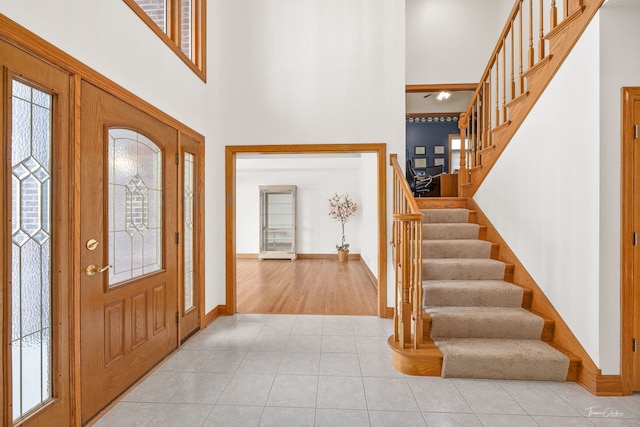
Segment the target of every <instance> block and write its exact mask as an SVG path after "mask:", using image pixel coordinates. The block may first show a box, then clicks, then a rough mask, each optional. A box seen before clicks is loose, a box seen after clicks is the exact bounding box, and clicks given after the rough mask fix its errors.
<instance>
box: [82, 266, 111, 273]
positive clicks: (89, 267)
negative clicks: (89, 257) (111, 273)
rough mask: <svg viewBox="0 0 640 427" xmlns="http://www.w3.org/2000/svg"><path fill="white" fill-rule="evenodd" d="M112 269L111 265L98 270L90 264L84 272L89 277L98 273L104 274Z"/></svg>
mask: <svg viewBox="0 0 640 427" xmlns="http://www.w3.org/2000/svg"><path fill="white" fill-rule="evenodd" d="M111 267H113V266H112V265H111V264H107V265H105V266H104V267H102V268H98V267H96V266H95V265H93V264H89V265H87V268H85V269H84V272H85V273H86V274H87V276H93V275H94V274H96V273H104V272H105V271H107V270H108V269H110V268H111Z"/></svg>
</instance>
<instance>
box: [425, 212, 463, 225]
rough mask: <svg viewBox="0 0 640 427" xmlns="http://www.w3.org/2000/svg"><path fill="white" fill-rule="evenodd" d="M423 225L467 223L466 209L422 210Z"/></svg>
mask: <svg viewBox="0 0 640 427" xmlns="http://www.w3.org/2000/svg"><path fill="white" fill-rule="evenodd" d="M421 212H422V213H423V214H424V217H423V219H422V222H424V223H452V222H469V210H468V209H424V210H422V211H421Z"/></svg>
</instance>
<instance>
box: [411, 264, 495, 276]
mask: <svg viewBox="0 0 640 427" xmlns="http://www.w3.org/2000/svg"><path fill="white" fill-rule="evenodd" d="M425 264H426V265H425ZM504 272H505V271H504V267H503V268H500V267H499V266H492V265H490V266H483V267H477V266H468V267H461V266H458V265H437V266H434V265H429V264H427V263H423V264H422V279H423V280H504V279H505V274H504Z"/></svg>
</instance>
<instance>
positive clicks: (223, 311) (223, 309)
mask: <svg viewBox="0 0 640 427" xmlns="http://www.w3.org/2000/svg"><path fill="white" fill-rule="evenodd" d="M232 314H233V313H232ZM226 315H228V313H227V306H226V305H219V306H217V307H215V308H214V309H213V310H211V311H210V312H208V313H207V314H205V315H204V326H205V328H206V327H207V326H209V325H210V324H211V323H213V321H214V320H216V319H217V318H218V317H220V316H226Z"/></svg>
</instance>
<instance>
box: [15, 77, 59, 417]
mask: <svg viewBox="0 0 640 427" xmlns="http://www.w3.org/2000/svg"><path fill="white" fill-rule="evenodd" d="M52 105H53V97H52V95H50V94H48V93H45V92H42V91H40V90H38V89H35V88H33V87H31V86H29V85H26V84H24V83H22V82H19V81H17V80H13V82H12V97H11V129H12V132H11V224H12V229H11V236H12V242H11V367H12V368H11V369H12V390H13V419H14V420H16V419H18V418H21V417H22V416H24V415H25V414H27V413H28V412H29V411H32V410H33V409H35V408H37V407H38V406H40V405H42V404H44V403H45V402H47V401H48V400H49V399H51V397H52V373H51V366H52V349H51V232H52V230H51V128H52V111H51V109H52Z"/></svg>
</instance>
